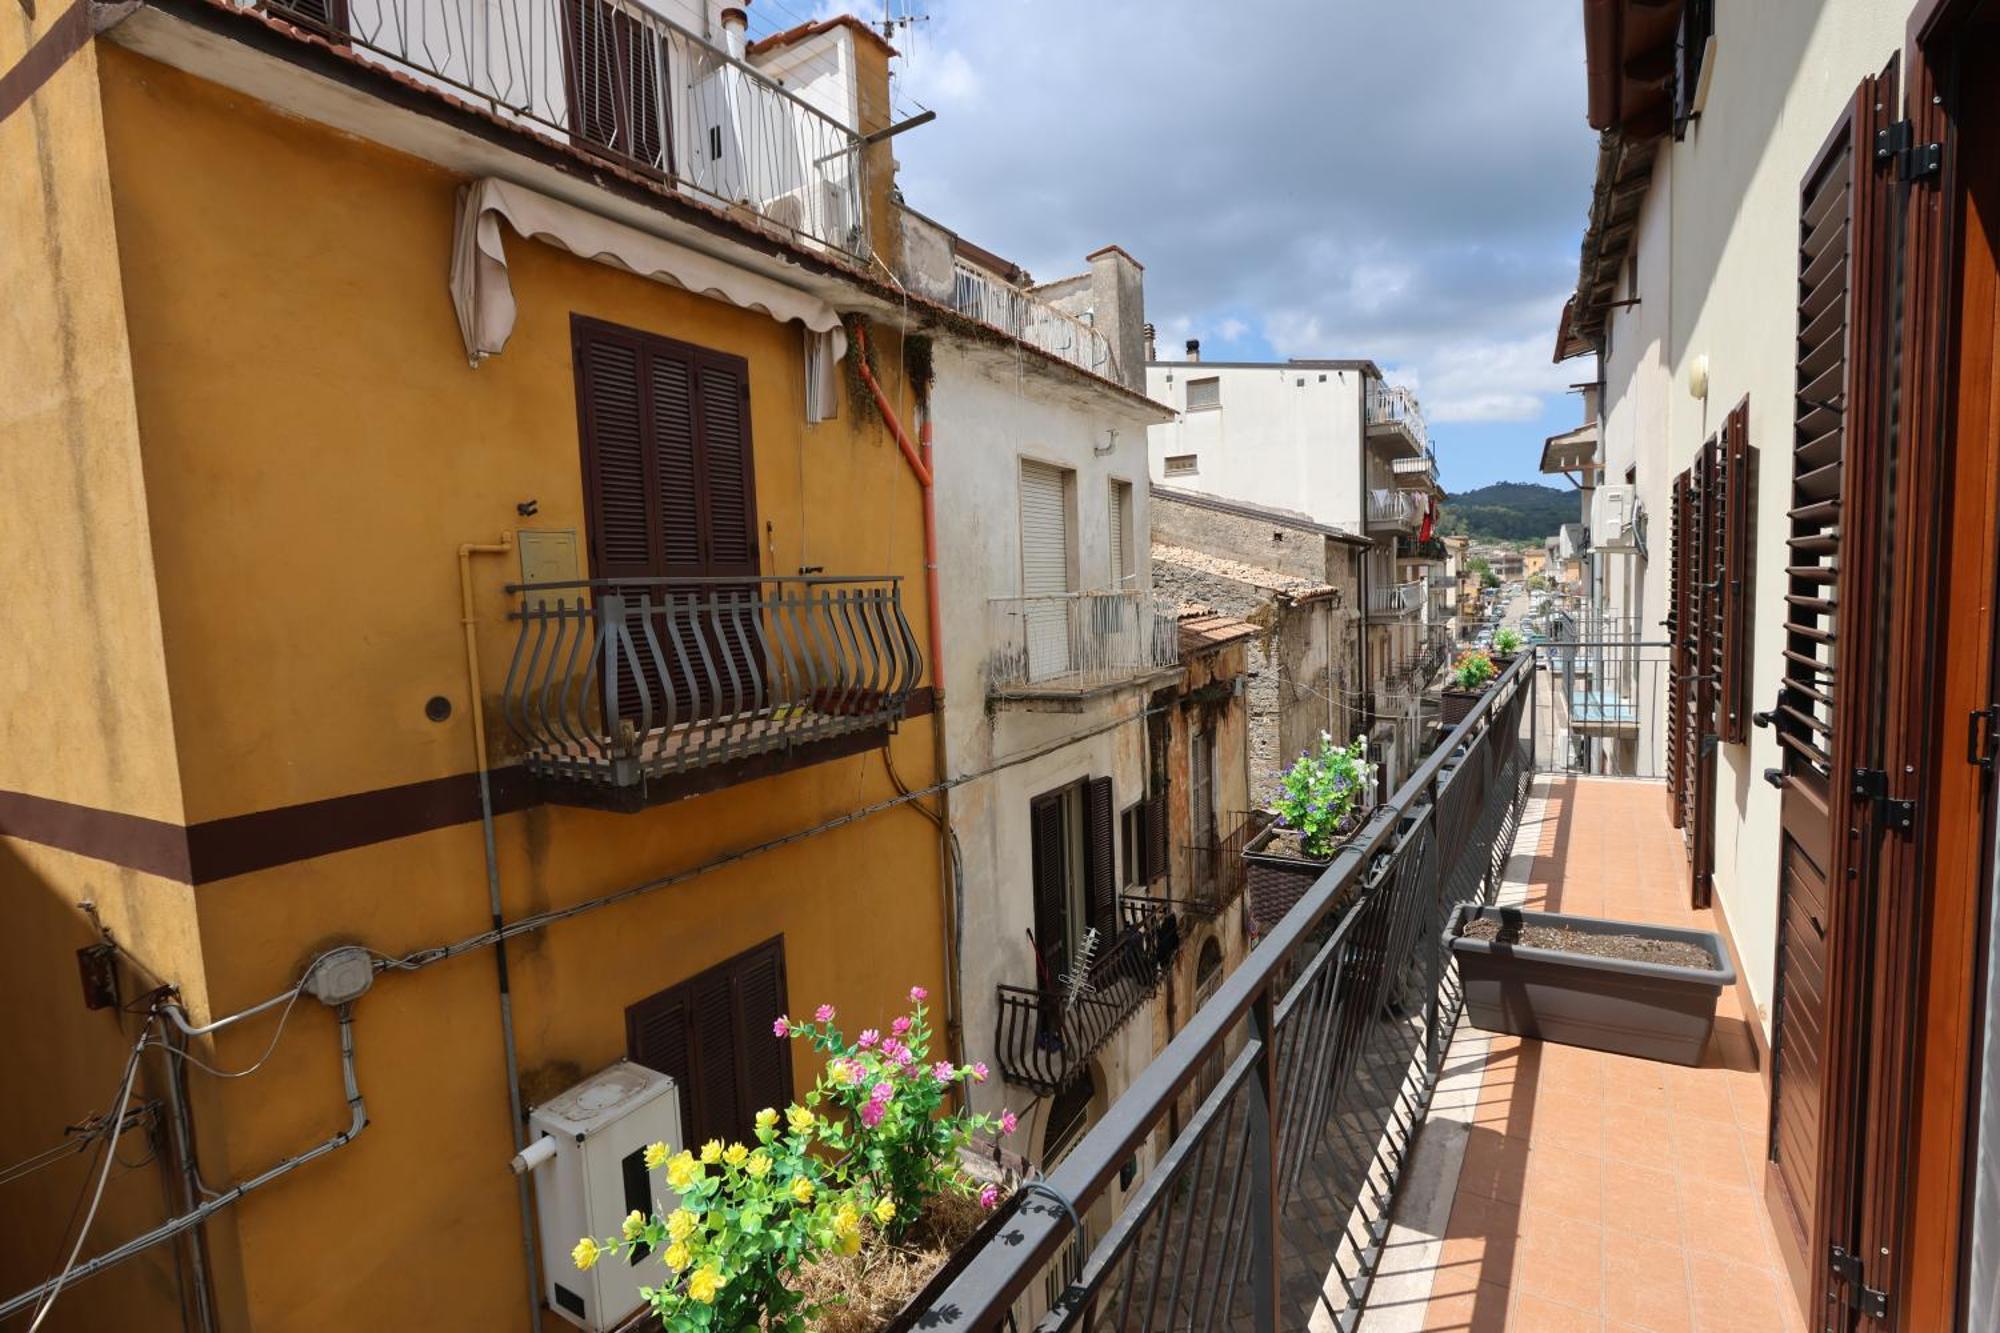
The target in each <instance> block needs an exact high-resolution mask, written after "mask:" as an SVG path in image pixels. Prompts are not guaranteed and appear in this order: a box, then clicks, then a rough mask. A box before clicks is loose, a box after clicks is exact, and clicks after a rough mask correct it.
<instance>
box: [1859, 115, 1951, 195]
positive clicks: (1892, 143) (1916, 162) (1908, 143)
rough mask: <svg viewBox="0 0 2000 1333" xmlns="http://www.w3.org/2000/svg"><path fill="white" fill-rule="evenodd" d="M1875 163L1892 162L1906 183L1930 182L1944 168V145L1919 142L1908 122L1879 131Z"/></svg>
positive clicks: (1876, 138)
mask: <svg viewBox="0 0 2000 1333" xmlns="http://www.w3.org/2000/svg"><path fill="white" fill-rule="evenodd" d="M1875 160H1876V161H1877V162H1886V163H1891V164H1893V165H1894V166H1895V168H1896V179H1897V180H1899V181H1902V182H1904V183H1906V184H1907V183H1908V182H1910V181H1920V180H1927V179H1929V178H1930V177H1932V176H1935V175H1937V174H1938V173H1939V172H1940V171H1942V170H1943V169H1944V145H1943V144H1941V143H1917V142H1916V127H1915V126H1913V125H1912V124H1911V123H1910V122H1909V121H1907V120H1899V121H1897V122H1896V123H1895V124H1893V125H1890V126H1888V127H1886V128H1884V129H1879V130H1877V131H1875Z"/></svg>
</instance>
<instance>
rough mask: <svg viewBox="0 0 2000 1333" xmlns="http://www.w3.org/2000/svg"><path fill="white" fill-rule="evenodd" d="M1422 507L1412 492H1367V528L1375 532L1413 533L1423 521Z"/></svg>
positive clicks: (1379, 490)
mask: <svg viewBox="0 0 2000 1333" xmlns="http://www.w3.org/2000/svg"><path fill="white" fill-rule="evenodd" d="M1423 516H1424V507H1423V502H1422V501H1420V500H1419V499H1418V498H1417V496H1416V494H1415V493H1414V492H1412V491H1397V490H1382V489H1377V490H1371V491H1369V492H1368V526H1369V527H1370V528H1371V529H1376V530H1384V529H1386V530H1389V531H1399V530H1400V531H1405V532H1414V531H1416V529H1417V525H1418V524H1419V523H1421V522H1422V521H1423Z"/></svg>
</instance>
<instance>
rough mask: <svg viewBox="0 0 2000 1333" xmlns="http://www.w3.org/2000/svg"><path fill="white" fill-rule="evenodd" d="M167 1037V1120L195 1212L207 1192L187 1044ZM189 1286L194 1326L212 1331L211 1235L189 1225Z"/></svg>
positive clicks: (185, 1204) (187, 1202)
mask: <svg viewBox="0 0 2000 1333" xmlns="http://www.w3.org/2000/svg"><path fill="white" fill-rule="evenodd" d="M166 1040H167V1042H168V1044H169V1046H170V1048H171V1049H169V1050H167V1051H166V1052H165V1053H164V1054H163V1055H162V1056H161V1059H163V1060H165V1061H166V1083H167V1123H168V1125H169V1126H170V1128H171V1130H172V1132H173V1138H174V1157H175V1159H176V1165H177V1166H178V1167H179V1171H178V1173H177V1174H178V1175H179V1176H180V1180H181V1211H182V1212H184V1213H192V1212H193V1211H194V1210H195V1209H196V1208H198V1207H199V1206H200V1205H201V1202H202V1196H203V1194H204V1193H205V1192H206V1191H205V1190H204V1188H203V1186H202V1183H201V1168H200V1167H199V1166H198V1165H197V1164H196V1162H195V1159H194V1128H193V1125H192V1124H191V1123H190V1117H189V1115H188V1105H187V1062H186V1061H185V1060H182V1059H180V1058H179V1056H178V1054H177V1052H178V1051H179V1050H180V1049H182V1048H183V1047H184V1046H185V1044H186V1039H185V1038H183V1037H179V1036H177V1035H176V1034H175V1032H174V1029H173V1027H172V1025H168V1027H167V1028H166ZM187 1249H188V1270H189V1278H188V1281H189V1285H190V1286H192V1287H193V1288H194V1307H195V1327H197V1328H199V1329H201V1330H202V1333H212V1330H213V1329H214V1328H215V1311H214V1310H213V1309H212V1308H211V1307H210V1304H209V1292H208V1256H207V1249H208V1238H207V1235H206V1234H205V1232H204V1231H203V1229H202V1228H201V1227H199V1226H193V1227H189V1228H188V1232H187Z"/></svg>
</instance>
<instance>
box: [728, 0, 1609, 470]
mask: <svg viewBox="0 0 2000 1333" xmlns="http://www.w3.org/2000/svg"><path fill="white" fill-rule="evenodd" d="M820 3H821V8H820V9H818V10H815V9H814V7H813V4H812V3H811V0H758V2H757V3H756V4H754V5H753V6H752V9H751V14H752V22H753V28H755V29H760V30H761V29H763V28H766V27H778V26H783V25H785V24H786V23H788V22H792V21H797V19H798V18H799V17H803V16H805V15H807V14H811V13H814V12H825V7H824V0H820ZM883 3H884V0H864V2H863V3H861V4H860V6H859V12H860V13H862V14H863V16H865V17H867V18H869V19H871V20H878V21H879V19H880V18H881V17H882V12H883V10H882V6H883ZM887 3H888V4H889V6H890V8H891V10H892V12H893V13H894V14H897V15H901V14H905V13H913V14H916V15H921V16H922V18H921V21H919V22H916V23H913V24H909V25H906V26H903V27H901V28H899V30H898V32H897V36H896V38H895V40H896V44H897V45H898V47H899V48H901V49H902V50H903V51H904V53H905V55H904V57H903V58H902V59H901V60H899V61H898V62H897V64H896V71H897V73H896V89H895V99H896V101H897V102H898V103H899V105H900V107H901V109H902V110H904V111H905V112H908V111H912V110H915V109H916V108H917V107H919V106H921V107H927V108H930V109H934V110H935V111H936V112H937V120H936V121H935V122H934V123H932V124H929V125H925V126H922V127H919V128H917V129H914V130H912V131H910V132H909V133H907V134H904V135H901V136H899V137H898V138H897V139H895V140H894V143H895V145H896V156H897V159H898V162H899V163H900V173H899V183H900V185H901V187H902V189H903V192H904V196H905V198H906V199H908V201H909V202H910V203H911V204H912V205H913V206H914V207H916V208H919V209H921V210H923V211H924V212H926V213H929V214H930V215H932V216H933V217H936V218H938V219H939V220H941V221H943V222H945V223H946V224H947V225H949V226H951V227H953V228H955V229H956V230H958V231H959V232H960V233H961V234H962V235H965V236H967V237H969V238H971V239H972V240H975V241H977V242H978V243H979V244H981V245H983V246H986V247H987V248H988V249H991V250H995V251H998V252H999V253H1001V254H1004V255H1007V256H1008V257H1010V258H1012V259H1014V260H1015V261H1017V262H1019V263H1021V264H1023V265H1025V266H1026V267H1027V268H1028V269H1029V270H1030V271H1031V272H1033V273H1034V274H1035V275H1036V276H1037V278H1039V279H1044V280H1046V279H1050V278H1056V277H1061V276H1063V275H1065V274H1068V273H1073V272H1078V271H1080V270H1081V269H1082V268H1083V266H1084V265H1083V256H1084V255H1086V254H1088V253H1089V252H1090V251H1092V250H1094V249H1096V248H1097V247H1098V246H1100V245H1103V244H1105V243H1107V242H1117V243H1118V244H1120V245H1123V246H1124V247H1125V248H1126V249H1127V250H1128V251H1130V252H1131V253H1132V254H1133V255H1135V256H1136V257H1137V258H1138V259H1139V260H1140V262H1141V263H1143V264H1144V265H1145V266H1146V303H1147V314H1148V317H1149V318H1150V319H1151V320H1152V321H1153V322H1154V323H1155V324H1156V325H1157V326H1158V327H1159V330H1160V343H1161V347H1162V349H1163V350H1165V349H1168V348H1178V347H1179V346H1180V344H1181V342H1182V341H1184V340H1185V339H1186V338H1188V337H1198V338H1200V339H1201V340H1202V346H1203V353H1204V355H1206V356H1209V357H1211V358H1222V357H1227V358H1231V359H1241V360H1254V359H1259V358H1262V357H1266V356H1270V357H1284V356H1326V357H1368V358H1371V359H1373V360H1374V361H1375V362H1376V363H1377V364H1379V365H1381V366H1382V367H1384V369H1385V370H1386V371H1388V372H1389V373H1390V375H1391V377H1392V378H1394V379H1398V380H1400V381H1402V382H1404V383H1407V384H1409V385H1411V386H1412V387H1413V388H1415V389H1416V390H1417V392H1418V394H1419V396H1420V397H1421V399H1422V401H1423V403H1424V408H1425V415H1426V416H1427V418H1428V419H1429V421H1430V424H1431V430H1432V435H1433V437H1434V438H1435V439H1436V440H1437V442H1438V453H1439V462H1440V465H1441V466H1442V468H1443V470H1444V474H1445V483H1446V485H1447V486H1448V487H1449V488H1451V489H1453V490H1463V489H1468V488H1470V487H1472V486H1477V485H1482V484H1484V483H1487V482H1491V481H1499V480H1510V481H1538V480H1543V478H1541V477H1540V476H1539V474H1538V473H1537V471H1536V462H1537V459H1538V458H1539V456H1540V450H1541V442H1542V440H1543V438H1544V437H1546V436H1548V435H1552V434H1555V433H1556V432H1558V431H1561V430H1566V429H1568V428H1569V427H1571V426H1573V425H1575V424H1576V421H1577V419H1578V416H1579V413H1580V405H1579V402H1578V400H1577V398H1576V396H1575V395H1574V394H1572V393H1570V392H1568V386H1569V385H1570V384H1571V383H1573V382H1575V381H1577V380H1581V379H1586V378H1588V377H1589V374H1590V369H1589V363H1588V362H1585V361H1574V362H1570V363H1568V364H1566V365H1561V366H1557V365H1554V364H1552V363H1551V360H1550V351H1551V349H1552V347H1553V345H1554V342H1555V329H1556V319H1557V316H1558V314H1559V313H1560V311H1561V309H1562V303H1563V299H1564V297H1565V296H1567V295H1568V293H1569V291H1570V290H1571V288H1572V287H1573V286H1574V283H1575V280H1576V263H1577V245H1578V241H1579V239H1580V238H1581V235H1582V229H1583V224H1584V217H1585V210H1586V208H1587V206H1588V204H1589V198H1590V180H1591V172H1592V168H1593V164H1594V153H1595V146H1596V136H1595V135H1593V134H1592V133H1591V131H1590V130H1589V128H1588V127H1587V126H1586V125H1585V123H1584V67H1583V53H1582V33H1581V12H1580V11H1581V6H1580V5H1579V4H1578V3H1577V0H1394V2H1391V0H1238V2H1237V3H1233V4H1216V3H1214V0H1090V3H1079V2H1078V0H887ZM1558 484H1560V483H1558Z"/></svg>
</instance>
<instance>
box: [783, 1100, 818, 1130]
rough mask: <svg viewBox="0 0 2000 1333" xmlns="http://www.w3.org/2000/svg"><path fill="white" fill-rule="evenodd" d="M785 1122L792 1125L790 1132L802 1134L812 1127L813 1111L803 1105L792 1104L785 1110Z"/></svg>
mask: <svg viewBox="0 0 2000 1333" xmlns="http://www.w3.org/2000/svg"><path fill="white" fill-rule="evenodd" d="M785 1123H786V1124H788V1125H790V1126H791V1127H792V1133H794V1134H803V1133H805V1132H806V1131H807V1130H809V1129H811V1128H812V1127H813V1113H812V1112H811V1111H808V1110H807V1109H806V1108H805V1107H803V1106H794V1107H792V1108H790V1109H789V1110H787V1111H786V1112H785Z"/></svg>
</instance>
